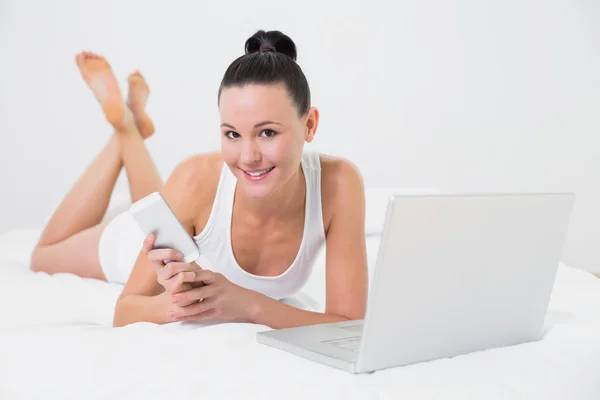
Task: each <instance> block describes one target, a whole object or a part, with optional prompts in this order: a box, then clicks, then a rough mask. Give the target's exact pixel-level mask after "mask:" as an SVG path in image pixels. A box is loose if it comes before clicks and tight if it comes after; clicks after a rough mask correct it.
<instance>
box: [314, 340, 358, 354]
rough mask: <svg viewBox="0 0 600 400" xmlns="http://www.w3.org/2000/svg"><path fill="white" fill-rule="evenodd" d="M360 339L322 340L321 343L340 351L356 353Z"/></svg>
mask: <svg viewBox="0 0 600 400" xmlns="http://www.w3.org/2000/svg"><path fill="white" fill-rule="evenodd" d="M360 339H361V336H351V337H347V338H343V339H330V340H324V341H323V342H322V343H325V344H329V345H332V346H335V347H339V348H340V349H345V350H350V351H353V352H355V353H356V352H357V351H358V348H359V347H360Z"/></svg>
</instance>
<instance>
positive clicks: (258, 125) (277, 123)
mask: <svg viewBox="0 0 600 400" xmlns="http://www.w3.org/2000/svg"><path fill="white" fill-rule="evenodd" d="M269 124H275V125H281V126H283V124H280V123H279V122H275V121H262V122H259V123H258V124H256V125H254V127H255V128H260V127H261V126H264V125H269ZM223 126H225V127H227V128H231V129H235V126H233V125H231V124H228V123H226V122H223V123H222V124H221V127H223Z"/></svg>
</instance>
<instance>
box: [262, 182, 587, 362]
mask: <svg viewBox="0 0 600 400" xmlns="http://www.w3.org/2000/svg"><path fill="white" fill-rule="evenodd" d="M574 199H575V196H574V195H573V194H572V193H552V194H546V193H544V194H471V195H409V196H406V195H396V196H392V197H391V198H390V200H389V204H388V208H387V212H386V219H385V224H384V230H383V235H382V238H381V243H380V247H379V252H378V254H377V265H376V267H375V271H374V276H373V279H372V282H371V287H370V292H369V299H368V304H367V312H366V315H365V319H364V320H359V321H344V322H341V323H331V324H319V325H311V326H304V327H297V328H288V329H278V330H270V331H266V332H260V333H258V336H257V339H258V342H259V343H263V344H265V345H269V346H273V347H276V348H279V349H282V350H285V351H288V352H291V353H295V354H297V355H299V356H302V357H305V358H308V359H311V360H314V361H317V362H321V363H323V364H327V365H330V366H333V367H337V368H340V369H343V370H346V371H349V372H353V373H361V372H371V371H375V370H379V369H384V368H389V367H395V366H401V365H407V364H413V363H418V362H423V361H429V360H435V359H439V358H444V357H453V356H457V355H461V354H466V353H470V352H475V351H480V350H485V349H489V348H497V347H503V346H510V345H516V344H520V343H525V342H530V341H536V340H539V339H541V337H542V331H543V326H544V318H545V315H546V311H547V308H548V303H549V299H550V294H551V292H552V287H553V285H554V279H555V276H556V272H557V269H558V265H559V261H560V257H561V253H562V247H563V242H564V238H565V235H566V232H567V228H568V225H569V219H570V214H571V210H572V207H573V203H574Z"/></svg>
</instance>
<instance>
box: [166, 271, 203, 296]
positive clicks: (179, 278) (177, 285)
mask: <svg viewBox="0 0 600 400" xmlns="http://www.w3.org/2000/svg"><path fill="white" fill-rule="evenodd" d="M195 277H196V274H195V273H194V271H184V272H180V273H178V274H177V275H174V276H173V277H172V278H171V279H166V280H165V281H164V286H165V289H167V290H168V291H169V292H170V293H178V292H180V291H181V290H182V285H183V284H184V283H186V282H193V281H194V278H195Z"/></svg>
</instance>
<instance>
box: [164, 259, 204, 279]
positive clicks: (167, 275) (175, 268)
mask: <svg viewBox="0 0 600 400" xmlns="http://www.w3.org/2000/svg"><path fill="white" fill-rule="evenodd" d="M196 269H197V268H196V267H195V266H194V265H192V264H191V263H182V262H170V263H168V264H167V265H165V266H164V267H162V268H161V269H160V276H161V278H162V279H164V280H167V279H171V278H172V277H173V276H175V275H177V274H178V273H180V272H185V271H195V270H196Z"/></svg>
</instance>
